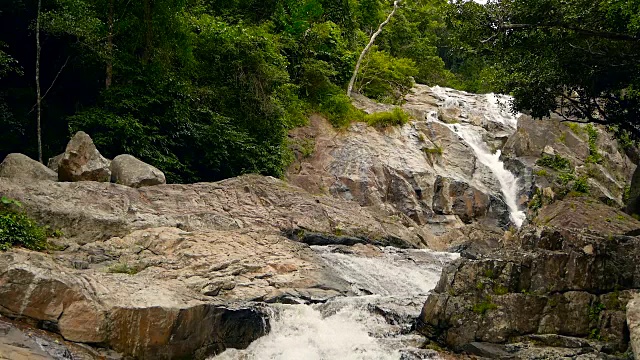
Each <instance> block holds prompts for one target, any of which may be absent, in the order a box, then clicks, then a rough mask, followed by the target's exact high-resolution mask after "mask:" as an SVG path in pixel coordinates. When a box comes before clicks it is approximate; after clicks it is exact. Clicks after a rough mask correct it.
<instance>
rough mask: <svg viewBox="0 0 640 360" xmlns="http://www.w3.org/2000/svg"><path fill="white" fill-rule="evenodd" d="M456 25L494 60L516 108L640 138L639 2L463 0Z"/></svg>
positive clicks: (501, 83) (498, 79)
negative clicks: (485, 1) (480, 0)
mask: <svg viewBox="0 0 640 360" xmlns="http://www.w3.org/2000/svg"><path fill="white" fill-rule="evenodd" d="M452 27H454V28H455V30H456V33H457V34H458V37H459V38H460V39H462V40H463V42H466V43H467V44H471V47H472V48H474V49H475V51H476V52H480V53H483V54H486V56H487V57H489V58H490V59H491V61H492V62H493V63H494V64H495V69H496V70H497V73H496V74H495V79H494V80H495V81H496V85H497V86H498V89H499V90H501V91H503V92H506V93H510V94H512V95H513V96H514V102H513V105H514V110H515V111H522V112H530V113H531V114H532V115H533V116H535V117H545V116H549V115H550V114H551V113H555V114H557V115H559V116H561V117H562V118H564V119H566V120H571V121H583V122H592V123H599V124H604V125H610V126H612V128H613V129H616V130H617V131H618V132H620V133H623V134H624V133H628V134H631V135H633V136H635V137H636V138H640V123H639V119H640V1H638V0H629V1H617V0H613V1H612V0H596V1H594V0H573V1H564V0H502V1H490V2H489V3H488V4H487V5H486V6H481V5H479V4H476V3H474V2H469V1H457V2H456V10H455V13H454V16H453V20H452Z"/></svg>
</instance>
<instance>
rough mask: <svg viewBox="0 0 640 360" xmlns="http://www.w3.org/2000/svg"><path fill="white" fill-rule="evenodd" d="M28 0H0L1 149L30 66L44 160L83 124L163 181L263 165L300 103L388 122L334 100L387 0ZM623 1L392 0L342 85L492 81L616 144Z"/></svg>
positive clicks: (381, 87)
mask: <svg viewBox="0 0 640 360" xmlns="http://www.w3.org/2000/svg"><path fill="white" fill-rule="evenodd" d="M40 2H41V5H42V6H41V11H40V12H39V11H38V3H39V1H38V0H6V1H3V2H2V4H0V128H2V129H3V133H2V137H1V138H2V141H0V157H4V156H5V155H6V154H7V153H10V152H22V153H25V154H27V155H29V156H31V157H33V158H37V155H38V148H37V140H36V115H37V113H38V110H37V107H36V106H35V104H36V93H37V92H36V81H35V78H36V68H38V69H39V73H40V76H39V82H40V87H41V89H42V95H43V98H42V134H43V152H44V159H47V158H48V157H50V156H53V155H56V154H58V153H60V152H62V150H63V148H64V145H65V143H66V141H67V139H68V137H69V135H70V133H73V132H75V131H77V130H84V131H86V132H87V133H89V134H90V135H91V136H92V137H93V138H94V141H95V142H96V144H97V145H98V147H99V149H100V150H101V152H102V153H103V154H104V155H105V156H107V157H113V156H116V155H118V154H121V153H130V154H132V155H135V156H137V157H139V158H141V159H142V160H144V161H147V162H149V163H151V164H153V165H155V166H157V167H158V168H160V169H161V170H163V171H164V172H165V173H166V175H167V178H168V180H169V181H170V182H195V181H208V180H218V179H222V178H227V177H230V176H235V175H239V174H242V173H246V172H257V173H262V174H267V175H274V176H280V175H282V173H283V171H284V169H285V168H286V167H287V165H288V164H289V162H290V160H291V153H290V151H289V147H288V144H287V132H288V130H289V129H291V128H294V127H297V126H300V125H303V124H304V123H305V122H306V119H307V116H308V114H309V113H311V112H319V113H321V114H323V115H325V116H326V117H327V118H329V120H330V121H331V122H332V123H333V124H334V125H335V126H336V127H344V126H346V125H348V124H349V123H350V122H351V121H353V120H364V121H369V122H372V123H374V124H378V125H380V124H394V123H396V124H397V123H402V122H403V121H405V120H404V118H402V117H398V115H399V114H395V115H394V116H389V115H384V116H381V117H380V119H377V118H376V119H372V118H369V119H365V117H364V115H363V114H362V113H360V112H359V111H357V110H355V109H354V108H353V106H352V105H351V101H350V99H349V98H348V97H347V96H346V94H345V89H346V84H347V82H348V81H349V79H350V77H351V72H352V71H353V69H354V66H355V63H356V60H357V58H358V57H359V55H360V52H361V51H362V49H363V48H364V46H365V45H366V44H367V42H368V40H369V37H370V36H371V34H372V33H373V32H374V31H375V30H376V29H377V27H378V25H379V24H380V23H381V22H382V21H383V20H384V19H385V18H386V17H387V15H388V14H389V13H390V11H391V8H392V1H388V0H340V1H335V0H235V1H220V0H140V1H128V0H127V1H125V0H40ZM639 10H640V2H639V1H637V0H634V1H609V0H598V1H587V0H572V1H568V2H567V1H560V0H532V1H531V0H506V1H499V2H496V1H490V2H489V3H488V4H487V5H486V6H483V5H480V4H477V3H475V2H473V1H463V0H456V1H453V2H448V1H446V0H403V1H402V2H401V7H400V9H399V10H398V12H397V13H395V15H394V16H393V18H392V19H391V22H390V23H389V25H388V26H387V27H385V28H384V31H383V32H382V34H381V35H380V36H379V37H378V38H377V39H376V42H375V46H374V47H373V49H372V50H371V51H370V52H369V53H368V55H367V56H366V58H365V59H364V61H363V63H362V66H361V68H360V73H359V75H358V77H357V81H356V84H355V90H356V91H357V92H360V93H362V94H364V95H366V96H369V97H372V98H375V99H377V100H379V101H382V102H386V103H391V104H397V103H399V102H400V101H401V99H402V97H403V96H404V94H405V93H406V92H407V91H408V90H409V88H410V87H411V86H412V85H413V83H414V81H415V82H419V83H425V84H428V85H444V86H451V87H456V88H459V89H463V90H467V91H473V92H486V91H494V90H498V91H501V92H505V93H511V94H512V95H514V96H515V102H514V105H515V108H516V110H518V111H525V112H530V113H531V114H533V115H534V116H537V117H542V116H546V115H548V114H549V113H550V112H558V113H559V114H560V115H561V116H564V117H566V118H569V119H578V118H579V119H586V120H588V121H591V122H596V123H606V124H609V125H612V128H613V129H615V130H617V131H618V132H619V133H620V136H621V138H625V139H630V138H632V137H633V136H636V137H637V136H638V134H640V131H639V129H638V124H637V119H638V118H640V116H639V115H640V103H639V101H640V93H639V92H638V89H639V88H640V68H639V66H640V65H639V64H640V61H639V60H640V46H638V45H639V44H638V38H639V36H640V15H639V14H640V11H639ZM37 19H39V21H38V22H37V21H36V20H37ZM36 23H37V24H38V25H39V27H38V26H36ZM38 28H39V29H40V31H39V32H37V31H36V29H38ZM37 38H39V39H40V43H41V51H36V39H37ZM38 53H39V54H40V56H39V57H40V62H39V66H38V67H37V66H36V62H37V61H36V59H37V54H38ZM559 105H560V106H561V108H559V107H558V106H559ZM558 109H560V110H558ZM592 155H593V158H592V160H593V162H598V161H599V159H598V154H597V152H593V154H592Z"/></svg>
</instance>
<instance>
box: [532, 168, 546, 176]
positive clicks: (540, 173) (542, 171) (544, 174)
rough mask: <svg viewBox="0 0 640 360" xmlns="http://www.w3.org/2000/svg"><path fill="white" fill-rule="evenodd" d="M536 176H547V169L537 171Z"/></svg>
mask: <svg viewBox="0 0 640 360" xmlns="http://www.w3.org/2000/svg"><path fill="white" fill-rule="evenodd" d="M535 174H536V176H547V175H548V174H547V170H545V169H540V170H538V171H536V172H535Z"/></svg>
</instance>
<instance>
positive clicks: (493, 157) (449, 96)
mask: <svg viewBox="0 0 640 360" xmlns="http://www.w3.org/2000/svg"><path fill="white" fill-rule="evenodd" d="M431 90H432V91H433V94H434V95H436V96H437V97H439V98H440V100H441V103H442V104H441V105H442V106H443V107H444V108H451V107H458V108H460V109H461V110H463V111H467V112H470V111H472V110H476V111H477V110H478V109H479V108H480V109H481V113H482V114H483V115H484V118H485V120H487V121H490V122H493V123H499V124H502V125H504V126H506V127H507V128H508V129H511V130H512V132H515V131H516V127H517V123H518V122H517V119H516V117H515V116H513V115H512V114H511V113H509V111H508V110H507V106H506V104H507V103H508V101H509V97H508V96H505V95H495V94H487V95H485V96H486V97H485V99H484V101H483V102H482V104H478V103H477V101H476V99H475V96H477V95H471V94H466V93H464V92H460V91H455V90H450V89H445V88H441V87H438V86H435V87H433V88H431ZM482 107H484V108H482ZM429 121H434V122H439V123H441V124H442V125H444V126H446V127H448V128H449V129H450V130H451V131H453V132H454V133H456V134H458V136H460V138H461V139H462V140H463V141H464V142H465V143H467V144H468V145H469V146H470V147H471V149H473V152H474V153H475V154H476V157H477V158H478V161H480V163H482V164H483V165H485V166H486V167H488V168H489V169H490V170H491V172H492V173H493V174H494V175H495V177H496V178H497V180H498V182H499V183H500V189H501V191H502V194H503V195H504V201H505V203H506V205H507V207H508V208H509V213H510V217H511V221H513V223H514V224H515V225H516V226H517V227H520V226H522V224H523V223H524V220H525V219H526V214H525V213H524V212H523V211H521V210H520V209H519V208H518V203H517V199H518V190H519V184H518V179H517V178H516V177H515V175H513V173H511V172H510V171H508V170H507V169H505V167H504V163H503V162H502V161H501V160H500V155H501V152H500V150H498V151H496V152H495V153H492V152H491V151H490V150H489V149H488V147H487V145H486V143H485V142H484V141H483V140H482V133H481V131H482V130H483V129H482V128H479V127H478V126H474V125H471V124H468V123H464V122H461V123H459V124H445V123H442V122H440V121H439V120H438V116H437V114H436V113H433V114H430V116H429Z"/></svg>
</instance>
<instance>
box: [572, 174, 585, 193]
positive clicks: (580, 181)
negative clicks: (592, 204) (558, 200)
mask: <svg viewBox="0 0 640 360" xmlns="http://www.w3.org/2000/svg"><path fill="white" fill-rule="evenodd" d="M571 190H573V191H575V192H578V193H581V194H588V193H589V182H588V179H587V177H586V176H581V177H579V178H577V179H575V182H574V183H573V186H572V187H571Z"/></svg>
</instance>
